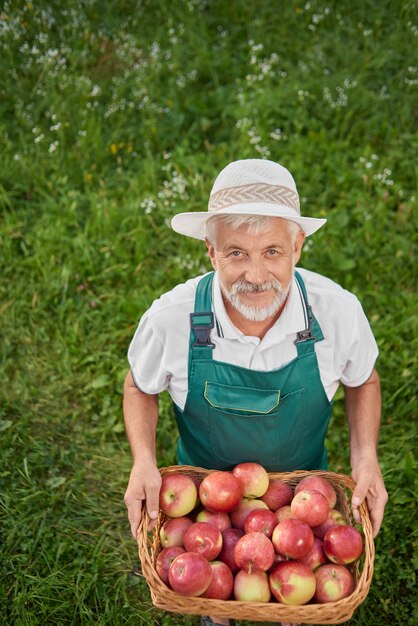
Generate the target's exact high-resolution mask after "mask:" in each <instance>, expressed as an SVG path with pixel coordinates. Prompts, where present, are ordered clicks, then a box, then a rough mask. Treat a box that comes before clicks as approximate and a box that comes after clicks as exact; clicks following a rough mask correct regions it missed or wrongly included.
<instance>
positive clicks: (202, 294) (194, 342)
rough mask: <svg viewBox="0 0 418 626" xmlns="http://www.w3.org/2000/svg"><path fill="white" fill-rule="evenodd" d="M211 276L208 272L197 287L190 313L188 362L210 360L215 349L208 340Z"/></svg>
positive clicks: (211, 324)
mask: <svg viewBox="0 0 418 626" xmlns="http://www.w3.org/2000/svg"><path fill="white" fill-rule="evenodd" d="M213 275H214V272H210V273H209V274H207V275H206V276H204V277H203V278H202V279H201V280H200V281H199V283H198V285H197V289H196V296H195V303H194V311H193V313H190V341H189V361H190V360H191V359H197V360H207V359H211V358H212V350H213V348H214V347H215V345H214V344H213V343H212V342H211V339H210V332H211V330H212V328H213V327H214V316H213V311H212V282H213ZM189 366H190V363H189ZM189 371H190V367H189Z"/></svg>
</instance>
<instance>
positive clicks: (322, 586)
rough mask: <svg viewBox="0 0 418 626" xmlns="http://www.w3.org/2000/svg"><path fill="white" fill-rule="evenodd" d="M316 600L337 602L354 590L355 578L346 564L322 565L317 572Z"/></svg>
mask: <svg viewBox="0 0 418 626" xmlns="http://www.w3.org/2000/svg"><path fill="white" fill-rule="evenodd" d="M315 577H316V591H315V595H314V600H315V602H319V603H324V602H336V601H337V600H341V599H342V598H346V597H347V596H349V595H351V594H352V593H353V591H354V579H353V576H352V575H351V572H349V570H348V569H347V568H346V567H344V565H333V564H332V565H331V564H329V565H321V567H318V569H317V570H316V572H315Z"/></svg>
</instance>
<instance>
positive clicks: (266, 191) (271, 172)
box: [171, 159, 327, 239]
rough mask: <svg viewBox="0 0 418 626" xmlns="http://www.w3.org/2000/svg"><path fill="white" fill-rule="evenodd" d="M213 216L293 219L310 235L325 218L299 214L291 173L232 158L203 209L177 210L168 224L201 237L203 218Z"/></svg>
mask: <svg viewBox="0 0 418 626" xmlns="http://www.w3.org/2000/svg"><path fill="white" fill-rule="evenodd" d="M213 215H266V216H268V217H282V218H284V219H287V220H290V221H292V222H296V223H297V224H299V226H300V227H301V229H302V230H303V231H304V232H305V234H306V235H312V233H314V232H316V231H317V230H318V229H319V228H321V226H323V225H324V224H325V222H326V221H327V220H326V219H319V218H314V217H302V216H301V214H300V207H299V196H298V192H297V189H296V184H295V181H294V180H293V176H292V175H291V173H290V172H289V171H288V170H287V169H286V168H285V167H283V166H282V165H279V164H278V163H274V162H273V161H268V160H266V159H243V160H241V161H233V162H232V163H230V164H229V165H227V166H226V167H225V168H224V169H223V170H222V171H221V173H220V174H219V175H218V177H217V179H216V180H215V182H214V185H213V187H212V191H211V192H210V198H209V206H208V210H207V211H200V212H199V211H194V212H190V213H178V214H177V215H175V216H174V217H173V219H172V220H171V227H172V228H173V230H175V231H176V232H177V233H180V234H181V235H187V237H194V238H195V239H204V238H205V236H206V221H207V219H208V218H209V217H211V216H213Z"/></svg>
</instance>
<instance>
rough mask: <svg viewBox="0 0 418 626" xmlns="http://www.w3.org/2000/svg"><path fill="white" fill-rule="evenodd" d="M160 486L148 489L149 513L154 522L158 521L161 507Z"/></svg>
mask: <svg viewBox="0 0 418 626" xmlns="http://www.w3.org/2000/svg"><path fill="white" fill-rule="evenodd" d="M159 498H160V485H158V486H152V487H149V488H148V489H147V512H148V515H149V516H150V518H151V519H152V520H155V519H157V517H158V510H159V507H160V500H159Z"/></svg>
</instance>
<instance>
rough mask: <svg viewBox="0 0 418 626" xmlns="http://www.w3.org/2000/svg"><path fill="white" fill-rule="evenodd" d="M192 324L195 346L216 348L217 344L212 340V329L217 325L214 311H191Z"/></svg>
mask: <svg viewBox="0 0 418 626" xmlns="http://www.w3.org/2000/svg"><path fill="white" fill-rule="evenodd" d="M190 326H191V328H192V330H193V331H194V334H195V342H194V344H193V348H194V347H195V346H198V347H203V348H205V347H208V348H214V347H215V344H214V343H212V342H211V340H210V331H211V330H212V328H214V327H215V322H214V318H213V313H212V312H208V313H205V312H203V313H190Z"/></svg>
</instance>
